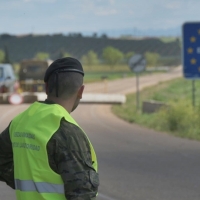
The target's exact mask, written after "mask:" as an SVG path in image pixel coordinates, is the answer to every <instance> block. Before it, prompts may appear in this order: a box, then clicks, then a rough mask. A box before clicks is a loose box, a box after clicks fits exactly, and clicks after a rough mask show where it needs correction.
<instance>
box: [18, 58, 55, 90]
mask: <svg viewBox="0 0 200 200" xmlns="http://www.w3.org/2000/svg"><path fill="white" fill-rule="evenodd" d="M51 62H52V61H51V60H47V61H41V60H34V59H32V60H23V61H21V63H20V71H19V84H20V90H21V91H22V92H44V90H45V89H44V80H43V78H44V73H45V71H46V69H47V68H48V67H49V65H50V64H51Z"/></svg>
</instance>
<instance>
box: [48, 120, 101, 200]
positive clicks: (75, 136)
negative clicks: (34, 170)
mask: <svg viewBox="0 0 200 200" xmlns="http://www.w3.org/2000/svg"><path fill="white" fill-rule="evenodd" d="M47 151H48V155H49V163H50V166H51V168H52V169H53V170H54V171H55V172H56V173H58V174H60V175H61V176H62V179H63V182H64V187H65V196H66V198H67V199H68V200H95V199H96V195H97V191H98V186H99V177H98V173H96V171H95V170H94V168H93V166H92V159H91V153H90V145H89V142H88V140H87V138H86V136H85V134H84V133H83V131H82V130H81V129H80V128H79V127H77V126H75V125H74V124H70V123H68V122H66V121H65V120H62V121H61V126H60V128H59V129H58V131H57V132H56V133H55V134H54V136H53V137H52V138H51V140H50V141H49V143H48V145H47Z"/></svg>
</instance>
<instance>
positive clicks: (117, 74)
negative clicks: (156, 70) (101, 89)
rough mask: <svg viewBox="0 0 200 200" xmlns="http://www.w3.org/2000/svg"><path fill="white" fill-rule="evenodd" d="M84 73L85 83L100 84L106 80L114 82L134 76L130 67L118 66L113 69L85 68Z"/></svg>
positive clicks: (100, 66)
mask: <svg viewBox="0 0 200 200" xmlns="http://www.w3.org/2000/svg"><path fill="white" fill-rule="evenodd" d="M84 71H85V77H84V82H85V83H90V82H98V81H101V80H103V79H105V78H106V79H107V80H114V79H120V78H123V77H130V76H134V73H133V72H131V71H130V69H129V67H128V65H116V66H114V67H113V68H112V67H110V66H108V65H95V66H84Z"/></svg>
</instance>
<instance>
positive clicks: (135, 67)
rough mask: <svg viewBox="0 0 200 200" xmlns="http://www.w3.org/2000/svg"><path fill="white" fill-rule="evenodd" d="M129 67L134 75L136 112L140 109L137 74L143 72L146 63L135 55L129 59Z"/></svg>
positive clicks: (141, 57)
mask: <svg viewBox="0 0 200 200" xmlns="http://www.w3.org/2000/svg"><path fill="white" fill-rule="evenodd" d="M129 67H130V68H131V70H132V71H133V72H135V73H136V108H137V110H138V109H139V107H140V90H139V73H140V72H142V71H144V69H145V67H146V61H145V59H144V58H143V56H142V55H140V54H136V55H134V56H133V57H131V58H130V60H129Z"/></svg>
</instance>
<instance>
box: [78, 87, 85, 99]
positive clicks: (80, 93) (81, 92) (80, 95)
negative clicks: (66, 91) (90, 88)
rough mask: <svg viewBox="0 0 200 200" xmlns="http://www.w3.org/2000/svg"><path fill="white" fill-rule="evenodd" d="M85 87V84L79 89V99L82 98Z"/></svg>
mask: <svg viewBox="0 0 200 200" xmlns="http://www.w3.org/2000/svg"><path fill="white" fill-rule="evenodd" d="M84 88H85V86H84V85H82V86H81V87H80V88H79V90H78V94H77V96H78V98H79V99H82V95H83V90H84Z"/></svg>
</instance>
